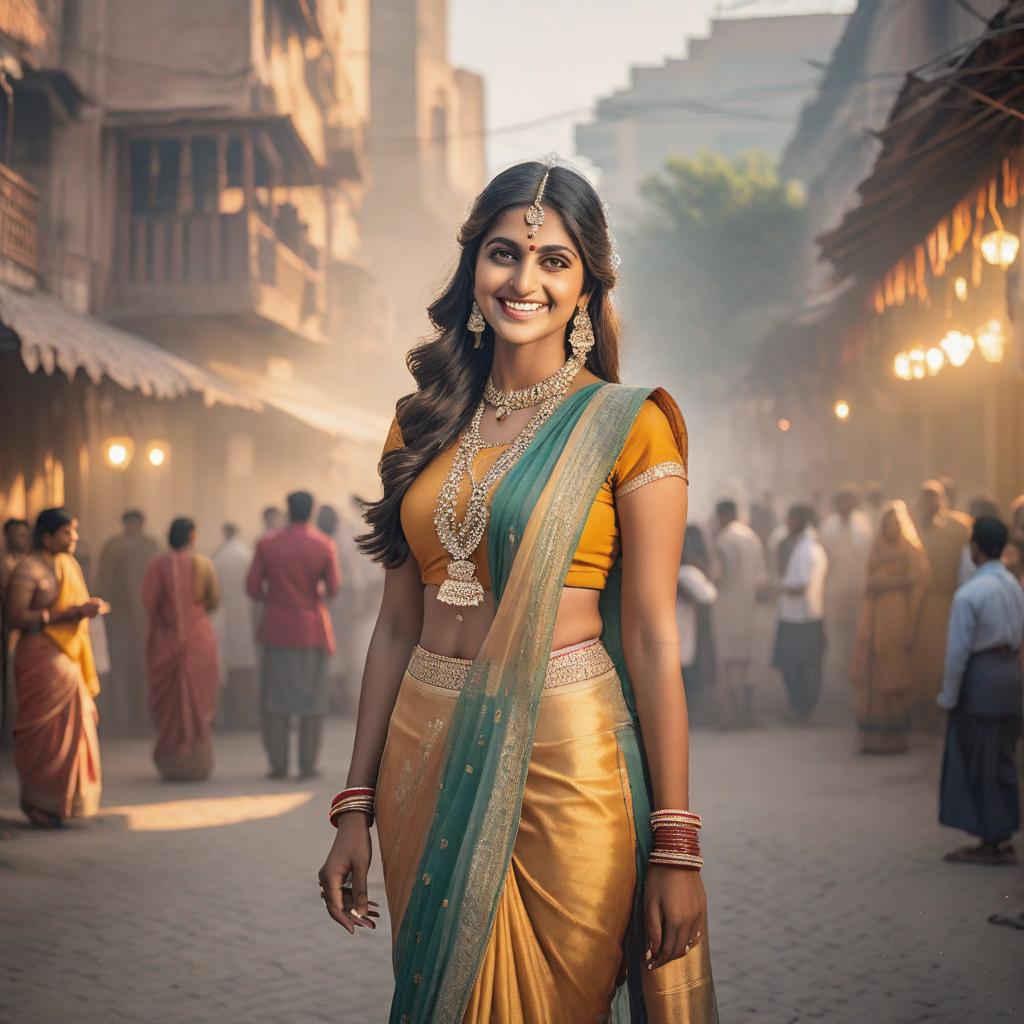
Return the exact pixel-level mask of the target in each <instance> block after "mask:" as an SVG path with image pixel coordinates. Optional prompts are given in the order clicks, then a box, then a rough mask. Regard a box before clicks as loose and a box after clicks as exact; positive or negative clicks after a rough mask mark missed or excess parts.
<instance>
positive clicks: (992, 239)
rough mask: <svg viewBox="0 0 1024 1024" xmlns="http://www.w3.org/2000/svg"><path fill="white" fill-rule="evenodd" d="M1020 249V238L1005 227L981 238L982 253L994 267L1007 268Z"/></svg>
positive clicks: (986, 260)
mask: <svg viewBox="0 0 1024 1024" xmlns="http://www.w3.org/2000/svg"><path fill="white" fill-rule="evenodd" d="M1018 249H1020V239H1019V238H1018V237H1017V236H1016V235H1015V234H1014V233H1013V232H1012V231H1007V230H1006V229H1005V228H997V229H996V230H995V231H990V232H989V233H988V234H987V235H985V237H984V238H982V240H981V255H982V256H984V257H985V262H986V263H989V264H991V265H992V266H993V267H1002V268H1003V270H1005V269H1006V268H1007V267H1008V266H1009V265H1010V264H1011V263H1013V261H1014V260H1015V259H1016V258H1017V250H1018Z"/></svg>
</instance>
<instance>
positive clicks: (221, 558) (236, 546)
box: [210, 523, 259, 729]
mask: <svg viewBox="0 0 1024 1024" xmlns="http://www.w3.org/2000/svg"><path fill="white" fill-rule="evenodd" d="M222 529H223V533H224V543H223V544H221V546H220V547H219V548H217V551H216V553H215V554H214V556H213V567H214V569H215V570H216V572H217V578H218V579H219V580H220V591H221V603H220V607H219V608H218V609H217V611H216V612H214V614H213V615H212V616H210V618H211V621H212V622H213V629H214V632H215V633H216V634H217V641H218V643H219V645H220V666H221V672H222V674H223V677H224V678H223V680H222V681H223V684H224V695H223V700H221V702H220V709H221V710H220V715H221V722H220V724H221V725H224V726H227V728H229V729H252V728H255V727H256V726H257V725H258V724H259V680H258V679H257V676H256V667H257V660H256V639H255V635H254V633H253V628H252V622H253V610H252V605H253V602H252V600H250V598H249V596H248V595H247V594H246V592H245V577H246V574H247V573H248V571H249V565H250V563H251V562H252V547H251V546H250V545H249V544H246V542H245V541H244V540H242V538H241V536H240V535H239V532H238V527H237V526H235V524H234V523H225V524H224V526H223V527H222Z"/></svg>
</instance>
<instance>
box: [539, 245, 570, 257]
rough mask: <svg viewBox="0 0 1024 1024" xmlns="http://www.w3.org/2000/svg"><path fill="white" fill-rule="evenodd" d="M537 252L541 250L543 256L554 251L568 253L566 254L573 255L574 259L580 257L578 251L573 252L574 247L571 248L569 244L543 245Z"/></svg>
mask: <svg viewBox="0 0 1024 1024" xmlns="http://www.w3.org/2000/svg"><path fill="white" fill-rule="evenodd" d="M537 252H539V253H540V254H541V256H548V255H550V254H552V253H562V254H563V255H566V256H572V257H573V259H578V258H579V257H578V256H577V255H576V253H575V252H573V251H572V249H570V248H569V246H567V245H542V246H541V247H540V248H539V249H538V250H537Z"/></svg>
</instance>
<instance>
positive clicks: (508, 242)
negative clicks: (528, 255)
mask: <svg viewBox="0 0 1024 1024" xmlns="http://www.w3.org/2000/svg"><path fill="white" fill-rule="evenodd" d="M487 245H504V246H507V247H508V248H509V249H515V251H516V252H519V243H518V242H514V241H512V239H511V238H504V237H502V236H501V235H498V236H497V237H495V238H490V239H488V240H487Z"/></svg>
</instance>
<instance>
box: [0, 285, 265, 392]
mask: <svg viewBox="0 0 1024 1024" xmlns="http://www.w3.org/2000/svg"><path fill="white" fill-rule="evenodd" d="M0 321H2V322H3V324H4V325H5V326H7V327H8V328H10V330H11V331H12V332H13V333H14V334H15V335H16V336H17V338H18V341H19V343H20V349H21V359H22V362H23V363H24V364H25V366H26V367H27V369H28V371H29V372H30V373H35V372H36V371H37V370H40V369H41V370H43V372H45V373H47V374H52V373H53V372H54V371H55V370H61V371H62V372H63V373H64V374H65V375H66V376H67V377H68V378H69V379H70V378H72V377H74V376H75V374H76V373H77V372H78V370H82V371H83V373H85V375H86V376H87V377H88V378H89V379H90V380H91V381H92V382H93V383H94V384H99V383H100V381H101V380H102V379H103V378H104V377H107V378H109V379H110V380H112V381H113V382H114V383H115V384H118V385H120V386H121V387H122V388H124V389H125V390H127V391H139V392H141V393H142V394H143V395H146V396H147V397H150V398H181V397H183V396H185V395H188V394H193V393H195V394H200V395H202V396H203V402H204V404H205V405H208V406H210V405H216V404H218V403H219V404H221V405H231V406H238V407H240V408H243V409H251V410H253V411H259V409H260V403H259V401H258V400H256V399H254V398H253V397H252V396H251V395H249V394H246V393H245V392H244V391H242V390H241V389H240V388H238V387H236V386H235V385H234V384H232V383H230V382H229V381H227V380H224V379H222V378H219V377H218V376H217V375H216V374H214V373H211V372H209V371H208V370H204V369H202V368H201V367H199V366H196V365H195V364H194V363H190V362H188V361H187V360H185V359H182V358H181V357H180V356H176V355H174V353H172V352H168V351H166V350H165V349H163V348H161V347H160V346H159V345H155V344H154V343H153V342H151V341H147V340H146V339H145V338H141V337H139V336H138V335H137V334H130V333H129V332H128V331H123V330H121V329H120V328H117V327H114V326H112V325H111V324H108V323H105V322H104V321H103V320H97V319H96V318H95V317H91V316H88V315H86V314H84V313H78V312H76V311H75V310H73V309H70V308H69V307H68V306H65V305H64V304H63V303H62V302H60V301H59V300H58V299H56V298H54V297H53V296H52V295H47V294H46V293H45V292H19V291H17V290H16V289H14V288H10V287H8V286H7V285H3V284H0Z"/></svg>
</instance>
